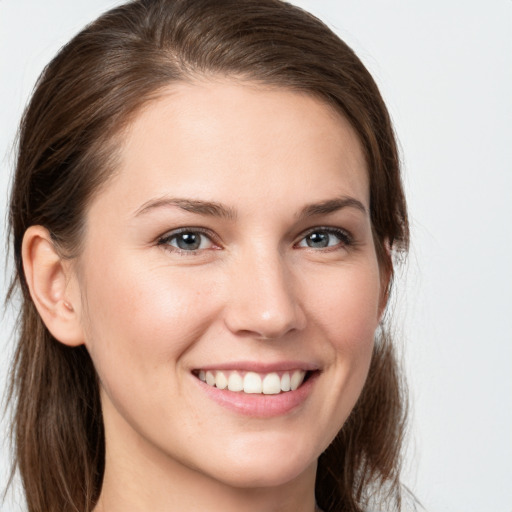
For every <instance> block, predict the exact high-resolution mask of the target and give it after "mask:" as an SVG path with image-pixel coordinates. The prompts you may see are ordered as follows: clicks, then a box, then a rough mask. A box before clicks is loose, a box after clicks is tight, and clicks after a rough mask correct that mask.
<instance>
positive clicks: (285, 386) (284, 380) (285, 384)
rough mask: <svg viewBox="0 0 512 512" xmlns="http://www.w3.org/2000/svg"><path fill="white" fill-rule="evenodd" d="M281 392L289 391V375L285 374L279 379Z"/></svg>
mask: <svg viewBox="0 0 512 512" xmlns="http://www.w3.org/2000/svg"><path fill="white" fill-rule="evenodd" d="M281 391H290V374H289V373H285V374H284V375H283V376H282V377H281Z"/></svg>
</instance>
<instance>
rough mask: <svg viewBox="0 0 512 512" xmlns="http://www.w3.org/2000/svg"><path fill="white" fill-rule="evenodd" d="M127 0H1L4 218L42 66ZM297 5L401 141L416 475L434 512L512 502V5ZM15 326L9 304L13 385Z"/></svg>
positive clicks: (410, 471) (2, 343)
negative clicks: (362, 69)
mask: <svg viewBox="0 0 512 512" xmlns="http://www.w3.org/2000/svg"><path fill="white" fill-rule="evenodd" d="M116 3H119V2H115V1H113V0H111V1H109V0H72V1H69V0H44V1H43V0H0V165H1V167H0V210H1V216H2V221H3V219H4V217H5V208H6V198H7V189H8V183H9V175H10V171H11V169H12V155H11V153H10V147H11V145H12V142H13V139H14V133H15V129H16V124H17V122H18V120H19V117H20V115H21V112H22V109H23V107H24V105H25V103H26V101H27V98H28V96H29V94H30V91H31V88H32V86H33V84H34V82H35V80H36V77H37V75H38V74H39V72H40V71H41V69H42V67H43V66H44V65H45V64H46V63H47V62H48V61H49V60H50V58H51V57H52V56H53V55H54V54H55V52H56V51H57V49H58V48H59V47H60V46H61V45H62V44H64V43H65V42H66V41H67V40H68V39H69V38H70V37H71V36H72V35H73V34H74V33H76V32H77V31H78V30H79V29H80V28H81V27H82V26H83V25H84V24H85V23H86V22H88V21H90V20H92V19H93V18H94V17H96V16H97V15H98V14H99V13H100V12H102V11H104V10H106V9H107V8H108V7H110V6H112V5H115V4H116ZM296 3H297V4H299V5H301V6H303V7H305V8H307V9H308V10H310V11H312V12H313V13H314V14H316V15H318V16H319V17H321V18H322V19H323V20H324V21H326V22H327V23H328V24H329V25H330V26H331V27H332V28H334V29H335V30H336V31H337V33H338V34H339V35H340V36H341V37H342V38H343V39H345V40H346V41H347V42H348V43H349V45H351V46H352V47H353V48H354V49H355V50H356V52H357V53H358V55H359V56H360V57H361V58H362V60H363V61H364V62H365V64H366V65H367V66H368V67H369V69H370V71H371V72H372V73H373V75H374V77H375V78H376V80H377V82H378V84H379V85H380V87H381V90H382V93H383V95H384V97H385V100H386V101H387V104H388V106H389V109H390V111H391V114H392V117H393V119H394V122H395V126H396V130H397V133H398V136H399V139H400V142H401V147H402V153H403V161H404V171H405V183H406V189H407V194H408V199H409V207H410V214H411V223H412V236H413V243H412V250H411V254H410V257H409V263H408V265H407V268H406V269H405V270H404V278H403V279H400V280H399V282H398V283H397V287H396V289H395V291H396V298H397V306H396V308H395V315H394V317H395V322H396V323H397V324H398V327H399V331H400V332H401V338H402V342H403V345H404V346H405V362H406V365H407V373H408V375H409V380H410V388H411V401H412V415H411V428H410V431H411V433H410V441H409V450H408V456H407V459H406V471H405V474H404V482H405V483H406V484H407V485H408V486H409V487H410V488H411V489H412V490H413V491H414V492H415V493H416V495H417V496H418V498H419V499H420V501H421V502H422V503H423V505H424V506H425V507H426V509H427V510H428V511H430V512H512V370H511V367H512V256H511V254H512V227H511V225H512V1H511V0H490V1H486V2H483V1H481V0H464V1H463V0H456V1H455V0H429V1H426V0H422V1H421V2H420V1H419V0H408V1H398V0H394V1H392V0H385V1H383V0H330V1H329V0H309V1H307V0H303V1H299V0H297V1H296ZM1 230H2V233H0V235H3V234H4V231H5V228H4V225H3V223H2V226H1ZM3 238H4V236H2V239H3ZM0 257H1V258H2V261H3V259H4V248H3V246H2V249H1V250H0ZM0 279H1V281H0V289H1V290H2V291H5V289H6V281H5V277H4V276H3V275H1V276H0ZM11 328H12V313H7V314H6V315H5V316H4V318H3V319H2V325H1V331H0V332H1V333H2V337H1V339H0V353H1V354H2V355H1V356H0V357H1V360H0V379H1V380H0V387H1V388H2V389H3V388H4V387H5V376H6V373H7V370H8V366H9V360H8V357H9V354H10V353H11V351H12V341H11V340H10V339H9V332H10V330H11ZM6 432H7V431H6V426H5V421H4V423H3V424H2V430H0V436H1V437H2V438H4V437H5V436H6ZM0 450H1V451H0V488H1V487H3V485H4V484H5V482H6V472H7V466H8V452H7V451H6V447H5V443H4V444H2V446H1V448H0ZM14 502H19V499H18V498H14V499H13V498H10V501H9V500H8V501H6V502H5V503H4V505H3V507H2V506H1V505H0V510H1V511H2V512H11V511H13V510H18V507H16V506H15V505H14Z"/></svg>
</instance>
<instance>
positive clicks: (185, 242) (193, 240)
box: [177, 233, 201, 251]
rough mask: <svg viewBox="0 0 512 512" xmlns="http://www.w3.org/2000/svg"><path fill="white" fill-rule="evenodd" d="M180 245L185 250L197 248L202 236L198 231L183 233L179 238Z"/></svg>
mask: <svg viewBox="0 0 512 512" xmlns="http://www.w3.org/2000/svg"><path fill="white" fill-rule="evenodd" d="M177 243H178V247H179V248H180V249H185V250H189V251H190V250H193V249H197V248H198V247H199V245H200V243H201V238H200V237H199V236H198V235H197V234H196V233H182V234H181V235H180V236H179V237H178V240H177Z"/></svg>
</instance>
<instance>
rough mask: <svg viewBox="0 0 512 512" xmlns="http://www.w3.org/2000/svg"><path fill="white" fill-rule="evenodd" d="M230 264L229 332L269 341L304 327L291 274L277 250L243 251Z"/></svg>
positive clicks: (227, 313) (227, 321)
mask: <svg viewBox="0 0 512 512" xmlns="http://www.w3.org/2000/svg"><path fill="white" fill-rule="evenodd" d="M248 252H249V254H248ZM234 265H235V268H234V269H233V273H232V279H230V294H229V299H228V300H229V304H228V307H227V310H226V324H227V326H228V328H229V329H230V330H231V331H232V332H235V333H238V334H240V333H243V334H246V335H252V336H255V337H258V338H263V339H266V338H268V339H270V338H279V337H281V336H283V335H284V334H286V333H287V332H289V331H291V330H295V329H302V328H303V327H304V323H305V318H304V314H303V311H302V308H301V305H300V303H299V300H298V297H297V295H296V286H295V283H294V278H293V272H291V269H290V268H288V267H287V264H286V261H285V260H284V259H283V257H282V256H281V255H280V253H279V251H278V250H277V249H275V248H274V249H273V250H272V248H268V247H267V248H260V249H259V250H257V251H247V252H244V253H243V254H240V256H239V257H238V258H237V261H236V263H234Z"/></svg>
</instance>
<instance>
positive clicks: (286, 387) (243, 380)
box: [197, 370, 306, 395]
mask: <svg viewBox="0 0 512 512" xmlns="http://www.w3.org/2000/svg"><path fill="white" fill-rule="evenodd" d="M197 376H198V377H199V379H200V380H202V381H203V382H206V384H208V385H209V386H215V387H217V388H219V389H226V388H227V389H229V391H243V392H244V393H248V394H262V393H263V394H264V395H277V394H279V393H281V392H287V391H295V390H296V389H297V388H298V387H299V386H300V385H301V384H302V382H303V381H304V377H305V376H306V372H305V371H304V370H295V371H293V372H284V373H283V374H282V375H281V376H279V375H278V374H277V373H275V372H272V373H267V374H264V375H260V374H258V373H256V372H247V373H246V374H245V375H243V376H242V375H241V374H240V373H239V372H236V371H232V372H227V371H212V370H208V371H206V372H205V371H204V370H200V371H199V373H198V375H197Z"/></svg>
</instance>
